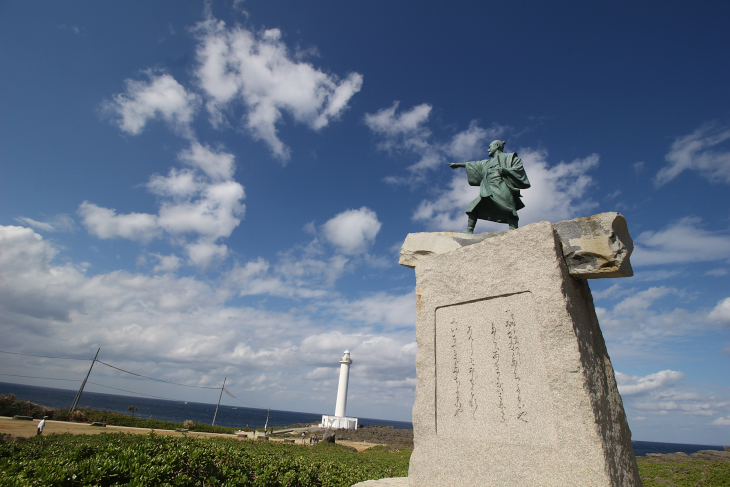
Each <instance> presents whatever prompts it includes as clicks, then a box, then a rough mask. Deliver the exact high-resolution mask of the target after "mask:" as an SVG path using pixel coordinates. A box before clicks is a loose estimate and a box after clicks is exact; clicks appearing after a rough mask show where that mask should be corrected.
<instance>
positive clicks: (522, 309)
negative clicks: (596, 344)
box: [435, 292, 556, 446]
mask: <svg viewBox="0 0 730 487" xmlns="http://www.w3.org/2000/svg"><path fill="white" fill-rule="evenodd" d="M435 331H436V348H435V352H436V357H435V365H436V411H435V413H436V433H437V434H438V435H446V436H449V437H461V438H478V437H481V438H484V437H485V436H484V435H487V436H486V437H489V438H490V442H497V443H499V442H503V443H510V444H514V443H520V444H521V443H523V442H524V443H525V444H528V443H529V444H533V445H534V444H541V445H545V446H549V445H553V444H554V443H555V441H556V435H555V430H554V426H553V424H554V421H553V418H552V415H553V414H554V411H553V409H552V402H551V400H550V392H549V390H548V380H547V376H546V373H545V368H544V365H543V359H542V353H543V351H542V349H541V340H540V337H539V330H538V326H537V323H536V320H535V316H534V309H533V308H532V296H531V294H530V293H528V292H526V293H521V294H517V295H510V296H504V297H497V298H492V299H485V300H482V301H475V302H470V303H464V304H456V305H452V306H446V307H443V308H439V309H437V310H436V330H435Z"/></svg>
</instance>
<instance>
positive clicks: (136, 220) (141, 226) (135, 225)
mask: <svg viewBox="0 0 730 487" xmlns="http://www.w3.org/2000/svg"><path fill="white" fill-rule="evenodd" d="M78 213H79V216H80V217H81V219H82V222H83V224H84V226H85V227H86V229H87V230H88V231H89V232H90V233H92V234H93V235H96V236H97V237H99V238H103V239H109V238H116V237H121V238H127V239H129V240H137V241H140V242H149V241H150V240H151V239H153V238H155V237H157V236H158V235H159V234H160V230H159V228H158V226H157V217H156V216H155V215H150V214H149V213H128V214H126V215H117V212H116V210H114V209H112V208H102V207H100V206H98V205H95V204H94V203H89V202H88V201H84V202H83V203H81V205H80V206H79V209H78Z"/></svg>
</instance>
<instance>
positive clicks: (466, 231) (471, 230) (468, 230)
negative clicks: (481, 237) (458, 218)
mask: <svg viewBox="0 0 730 487" xmlns="http://www.w3.org/2000/svg"><path fill="white" fill-rule="evenodd" d="M459 233H471V234H473V233H474V229H473V228H467V229H466V230H464V231H463V232H459Z"/></svg>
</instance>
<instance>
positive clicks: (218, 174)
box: [178, 141, 235, 181]
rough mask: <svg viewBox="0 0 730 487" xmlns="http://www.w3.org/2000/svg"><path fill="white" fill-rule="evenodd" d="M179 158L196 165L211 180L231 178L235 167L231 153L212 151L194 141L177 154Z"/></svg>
mask: <svg viewBox="0 0 730 487" xmlns="http://www.w3.org/2000/svg"><path fill="white" fill-rule="evenodd" d="M178 157H179V158H180V160H181V161H182V162H183V163H185V164H188V165H190V166H193V167H197V168H198V169H200V170H201V171H203V172H204V173H205V174H207V175H208V177H209V178H210V179H211V180H213V181H226V180H228V179H232V178H233V171H234V169H235V163H234V157H233V154H230V153H228V152H224V151H214V150H213V149H211V148H210V147H209V146H207V145H203V144H200V143H199V142H197V141H195V142H193V143H192V144H191V146H190V149H186V150H183V151H182V152H180V154H178Z"/></svg>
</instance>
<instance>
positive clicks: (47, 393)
mask: <svg viewBox="0 0 730 487" xmlns="http://www.w3.org/2000/svg"><path fill="white" fill-rule="evenodd" d="M0 394H14V395H15V397H17V398H18V399H22V400H26V401H31V402H34V403H37V404H42V405H43V406H47V407H52V408H68V407H71V403H72V402H73V399H74V397H75V396H76V391H71V390H68V389H54V388H50V387H37V386H26V385H21V384H12V383H7V382H0ZM132 405H133V406H136V407H137V408H138V410H137V411H136V412H135V416H139V417H143V418H154V419H162V420H165V421H176V422H182V421H185V420H186V419H189V420H192V421H194V422H196V423H211V422H212V421H213V414H215V404H205V403H198V402H185V401H169V400H164V399H150V398H143V397H137V396H122V395H117V394H102V393H98V392H86V391H84V393H83V394H82V395H81V400H80V401H79V405H78V407H88V408H91V409H99V410H101V409H106V410H107V411H116V412H119V413H124V414H129V412H128V411H127V408H128V407H129V406H132ZM266 413H267V410H266V409H257V408H247V407H240V406H239V407H234V406H221V407H220V409H219V410H218V416H217V417H216V420H215V423H216V424H217V425H218V426H233V427H238V428H243V427H246V426H248V427H250V428H257V429H262V428H263V427H264V423H265V422H266ZM321 419H322V415H321V414H314V413H299V412H295V411H279V410H274V409H272V410H271V415H270V417H269V426H289V425H291V424H296V423H312V422H315V421H316V422H319V421H320V420H321ZM359 421H360V424H361V425H363V426H373V425H381V426H392V427H394V428H398V429H412V428H413V423H410V422H407V421H389V420H386V419H372V418H359ZM631 443H632V445H633V446H634V453H635V454H636V455H637V456H644V455H646V454H647V453H676V452H683V453H686V454H688V455H689V454H692V453H695V452H698V451H700V450H720V451H722V449H723V448H722V446H718V445H690V444H685V443H660V442H655V441H638V440H635V441H632V442H631Z"/></svg>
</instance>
